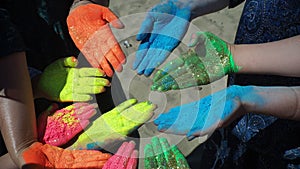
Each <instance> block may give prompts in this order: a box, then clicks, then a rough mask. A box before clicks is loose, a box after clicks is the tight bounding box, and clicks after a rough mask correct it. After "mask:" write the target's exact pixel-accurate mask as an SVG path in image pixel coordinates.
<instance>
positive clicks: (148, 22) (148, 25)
mask: <svg viewBox="0 0 300 169" xmlns="http://www.w3.org/2000/svg"><path fill="white" fill-rule="evenodd" d="M153 26H154V20H153V17H152V16H151V14H150V13H148V14H147V16H146V18H145V19H144V21H143V23H142V24H141V27H140V30H139V33H138V34H137V35H136V40H137V41H141V40H144V39H145V38H146V37H147V36H149V35H148V34H149V33H151V32H152V30H153Z"/></svg>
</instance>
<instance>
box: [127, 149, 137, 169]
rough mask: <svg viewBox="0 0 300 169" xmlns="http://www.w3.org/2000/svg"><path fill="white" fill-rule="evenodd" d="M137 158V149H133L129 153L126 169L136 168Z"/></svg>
mask: <svg viewBox="0 0 300 169" xmlns="http://www.w3.org/2000/svg"><path fill="white" fill-rule="evenodd" d="M137 158H138V151H137V150H134V151H133V152H132V153H131V156H130V159H129V161H128V163H127V166H126V169H136V166H137Z"/></svg>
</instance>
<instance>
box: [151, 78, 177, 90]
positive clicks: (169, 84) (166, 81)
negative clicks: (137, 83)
mask: <svg viewBox="0 0 300 169" xmlns="http://www.w3.org/2000/svg"><path fill="white" fill-rule="evenodd" d="M175 86H177V84H176V81H175V79H173V78H172V77H171V76H170V75H166V76H164V77H163V78H162V79H160V80H159V81H157V82H156V83H154V84H153V85H152V86H151V89H152V90H157V91H160V92H164V91H168V90H170V89H173V88H176V87H175Z"/></svg>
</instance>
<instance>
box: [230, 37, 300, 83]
mask: <svg viewBox="0 0 300 169" xmlns="http://www.w3.org/2000/svg"><path fill="white" fill-rule="evenodd" d="M299 47H300V35H298V36H294V37H291V38H287V39H283V40H280V41H275V42H269V43H263V44H253V45H232V46H231V51H232V55H233V58H234V62H235V63H236V65H238V66H239V67H241V69H240V70H239V73H254V74H255V73H256V74H273V75H283V76H296V77H299V76H300V68H299V65H300V48H299Z"/></svg>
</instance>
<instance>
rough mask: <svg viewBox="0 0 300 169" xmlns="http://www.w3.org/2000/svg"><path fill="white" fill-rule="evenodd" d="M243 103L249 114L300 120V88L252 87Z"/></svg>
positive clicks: (243, 98)
mask: <svg viewBox="0 0 300 169" xmlns="http://www.w3.org/2000/svg"><path fill="white" fill-rule="evenodd" d="M247 88H248V89H253V92H249V93H250V94H246V95H242V96H241V101H242V103H243V106H244V108H245V110H246V111H247V112H253V113H259V114H265V115H272V116H275V117H279V118H284V119H290V120H300V87H252V86H247V87H245V90H248V89H247Z"/></svg>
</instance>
